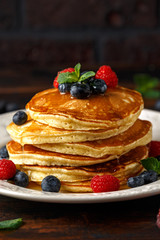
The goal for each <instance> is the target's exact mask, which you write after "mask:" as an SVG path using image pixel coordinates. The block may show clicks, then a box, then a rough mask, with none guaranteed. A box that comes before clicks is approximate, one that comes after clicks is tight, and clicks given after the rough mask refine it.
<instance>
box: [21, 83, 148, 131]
mask: <svg viewBox="0 0 160 240" xmlns="http://www.w3.org/2000/svg"><path fill="white" fill-rule="evenodd" d="M26 109H27V111H28V112H29V114H30V116H31V118H33V119H34V120H36V121H38V122H41V123H45V124H47V125H49V126H52V127H56V128H63V129H69V130H72V129H73V130H96V129H106V128H108V127H114V128H116V127H119V126H122V125H125V124H127V123H128V122H133V123H134V122H135V121H136V119H137V118H138V116H139V114H140V112H141V110H142V109H143V99H142V97H141V95H140V94H139V93H138V92H136V91H133V90H130V89H127V88H123V87H116V88H108V89H107V91H106V93H105V94H104V95H96V96H91V97H89V98H87V99H76V98H71V95H70V94H69V93H67V94H61V93H60V92H59V90H58V89H48V90H45V91H42V92H39V93H37V94H36V95H35V96H34V97H33V98H32V99H31V100H30V102H29V103H28V104H27V105H26Z"/></svg>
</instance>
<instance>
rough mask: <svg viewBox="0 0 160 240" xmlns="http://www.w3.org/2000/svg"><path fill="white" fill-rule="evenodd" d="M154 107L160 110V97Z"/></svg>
mask: <svg viewBox="0 0 160 240" xmlns="http://www.w3.org/2000/svg"><path fill="white" fill-rule="evenodd" d="M154 109H155V110H157V111H160V99H158V100H157V101H156V103H155V105H154Z"/></svg>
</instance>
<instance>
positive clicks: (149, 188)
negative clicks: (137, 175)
mask: <svg viewBox="0 0 160 240" xmlns="http://www.w3.org/2000/svg"><path fill="white" fill-rule="evenodd" d="M12 115H13V113H7V114H2V115H0V133H1V138H0V146H3V145H4V144H6V142H7V141H8V140H9V139H10V138H9V136H8V134H7V133H6V130H5V128H6V126H7V125H8V123H9V122H10V121H11V119H12ZM140 118H141V119H146V120H149V121H151V122H152V124H153V140H160V124H159V123H160V113H158V112H155V111H151V110H146V109H145V110H143V111H142V113H141V116H140ZM159 193H160V180H158V181H156V182H154V183H151V184H147V185H144V186H141V187H137V188H132V189H126V190H121V191H116V192H108V193H49V192H43V191H37V190H32V189H27V188H22V187H18V186H15V185H13V184H11V183H8V182H6V181H2V180H1V181H0V194H1V195H4V196H9V197H14V198H19V199H24V200H31V201H39V202H55V203H98V202H116V201H124V200H131V199H138V198H143V197H149V196H153V195H156V194H159Z"/></svg>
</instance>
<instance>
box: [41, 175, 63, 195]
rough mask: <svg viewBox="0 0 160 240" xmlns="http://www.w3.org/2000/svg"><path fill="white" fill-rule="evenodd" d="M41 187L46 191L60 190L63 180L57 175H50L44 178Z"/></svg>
mask: <svg viewBox="0 0 160 240" xmlns="http://www.w3.org/2000/svg"><path fill="white" fill-rule="evenodd" d="M41 187H42V190H43V191H45V192H59V190H60V187H61V182H60V180H59V179H58V178H56V177H55V176H53V175H49V176H47V177H45V178H44V179H43V180H42V183H41Z"/></svg>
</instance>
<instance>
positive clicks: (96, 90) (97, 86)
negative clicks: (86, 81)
mask: <svg viewBox="0 0 160 240" xmlns="http://www.w3.org/2000/svg"><path fill="white" fill-rule="evenodd" d="M90 86H91V90H92V93H93V94H102V93H105V91H106V90H107V85H106V83H105V81H104V80H102V79H95V80H94V81H92V82H91V83H90Z"/></svg>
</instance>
